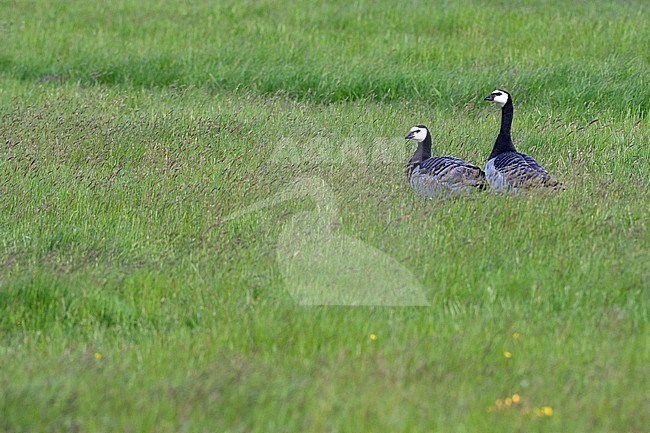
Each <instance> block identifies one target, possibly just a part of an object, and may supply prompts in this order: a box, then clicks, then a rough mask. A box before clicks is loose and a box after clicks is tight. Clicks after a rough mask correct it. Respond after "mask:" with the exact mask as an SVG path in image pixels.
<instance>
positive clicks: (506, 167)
mask: <svg viewBox="0 0 650 433" xmlns="http://www.w3.org/2000/svg"><path fill="white" fill-rule="evenodd" d="M485 176H486V178H487V181H488V183H489V184H490V187H491V188H492V189H494V190H497V191H498V190H504V189H506V190H510V189H520V188H521V189H526V188H533V187H539V186H546V187H553V188H555V187H559V186H560V184H559V182H557V181H556V180H555V179H553V178H552V177H551V176H550V175H549V174H548V172H547V171H546V170H545V169H544V167H542V166H541V165H540V164H539V163H538V162H537V161H536V160H535V159H534V158H533V157H531V156H529V155H526V154H524V153H519V152H503V153H501V154H499V155H497V156H496V157H494V158H492V159H491V160H489V161H488V163H487V165H486V167H485Z"/></svg>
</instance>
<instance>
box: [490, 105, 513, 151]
mask: <svg viewBox="0 0 650 433" xmlns="http://www.w3.org/2000/svg"><path fill="white" fill-rule="evenodd" d="M512 114H513V108H512V100H511V99H510V98H508V102H506V105H504V106H503V108H501V130H500V131H499V135H498V136H497V141H496V142H495V143H494V147H493V148H492V153H491V154H490V157H489V158H488V159H492V158H494V157H495V156H497V155H499V154H501V153H504V152H516V151H517V150H516V149H515V145H514V144H512V137H511V136H510V127H511V126H512Z"/></svg>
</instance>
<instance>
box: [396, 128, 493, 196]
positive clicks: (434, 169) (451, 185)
mask: <svg viewBox="0 0 650 433" xmlns="http://www.w3.org/2000/svg"><path fill="white" fill-rule="evenodd" d="M405 138H406V139H407V140H415V141H417V142H418V147H417V149H416V150H415V153H414V154H413V157H412V158H411V161H409V163H408V164H407V166H406V172H407V175H408V176H409V183H410V185H411V188H413V191H415V192H416V193H418V194H419V195H421V196H424V197H428V198H432V197H436V196H438V195H440V194H445V193H447V194H449V193H455V192H462V191H468V190H472V189H476V188H478V189H486V188H487V182H486V181H485V173H483V170H481V169H480V168H479V167H477V166H475V165H473V164H470V163H469V162H467V161H465V160H463V159H460V158H454V157H453V156H435V157H433V158H432V157H431V133H430V132H429V129H428V128H427V127H426V126H424V125H418V126H414V127H413V128H411V130H410V131H409V133H408V135H407V136H406V137H405Z"/></svg>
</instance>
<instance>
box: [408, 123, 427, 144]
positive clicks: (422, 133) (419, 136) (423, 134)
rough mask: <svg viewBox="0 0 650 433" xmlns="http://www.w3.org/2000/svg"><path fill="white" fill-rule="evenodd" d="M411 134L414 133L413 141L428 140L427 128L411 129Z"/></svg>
mask: <svg viewBox="0 0 650 433" xmlns="http://www.w3.org/2000/svg"><path fill="white" fill-rule="evenodd" d="M415 131H417V132H415ZM410 132H413V133H414V134H413V140H415V141H424V139H425V138H427V130H426V129H425V128H418V127H417V126H414V127H413V128H411V131H410Z"/></svg>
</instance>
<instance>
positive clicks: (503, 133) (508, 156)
mask: <svg viewBox="0 0 650 433" xmlns="http://www.w3.org/2000/svg"><path fill="white" fill-rule="evenodd" d="M485 100H486V101H491V102H494V103H496V104H499V106H500V107H501V130H500V131H499V135H498V136H497V140H496V142H495V143H494V147H493V148H492V153H491V154H490V157H489V158H488V161H487V164H486V165H485V171H483V170H481V169H480V168H479V167H477V166H475V165H474V164H471V163H469V162H467V161H465V160H463V159H460V158H455V157H453V156H435V157H431V133H430V132H429V130H428V129H427V128H426V127H425V126H423V125H419V126H414V127H413V128H411V130H410V131H409V134H408V135H407V136H406V139H407V140H415V141H417V142H418V147H417V150H416V151H415V153H414V154H413V158H411V161H410V162H409V163H408V165H407V173H408V174H409V176H410V184H411V188H413V190H414V191H415V192H416V193H418V194H420V195H422V196H424V197H429V198H431V197H436V196H439V195H441V194H445V193H454V192H460V191H468V190H473V189H487V187H488V185H489V187H490V189H491V190H493V191H510V192H514V191H517V190H525V189H531V188H537V187H546V188H553V189H555V188H561V185H560V183H559V182H558V181H556V180H555V179H553V178H552V177H551V176H550V175H549V174H548V172H547V171H546V170H545V169H544V167H542V166H541V165H540V164H539V163H538V162H537V161H535V159H534V158H532V157H531V156H529V155H526V154H524V153H519V152H517V149H515V146H514V145H513V144H512V138H511V136H510V126H511V125H512V114H513V107H512V97H511V96H510V94H509V93H508V92H506V91H505V90H500V89H496V90H495V91H494V92H492V93H490V94H489V95H488V96H486V97H485Z"/></svg>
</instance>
